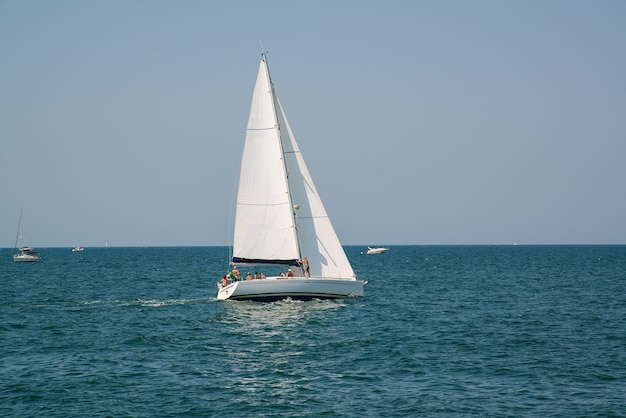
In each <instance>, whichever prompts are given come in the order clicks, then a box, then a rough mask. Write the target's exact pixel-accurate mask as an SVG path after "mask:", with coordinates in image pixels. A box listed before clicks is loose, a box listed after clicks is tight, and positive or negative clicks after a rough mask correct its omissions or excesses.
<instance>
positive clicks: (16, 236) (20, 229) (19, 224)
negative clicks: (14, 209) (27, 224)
mask: <svg viewBox="0 0 626 418" xmlns="http://www.w3.org/2000/svg"><path fill="white" fill-rule="evenodd" d="M20 232H22V210H20V221H19V222H18V224H17V234H16V235H15V248H17V242H18V240H19V238H20Z"/></svg>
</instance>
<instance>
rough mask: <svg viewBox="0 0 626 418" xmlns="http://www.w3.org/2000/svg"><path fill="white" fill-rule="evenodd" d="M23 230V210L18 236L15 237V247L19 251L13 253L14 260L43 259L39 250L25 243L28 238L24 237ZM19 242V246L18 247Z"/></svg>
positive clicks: (29, 260) (35, 260)
mask: <svg viewBox="0 0 626 418" xmlns="http://www.w3.org/2000/svg"><path fill="white" fill-rule="evenodd" d="M22 234H23V230H22V212H20V221H19V223H18V226H17V236H16V237H15V248H16V249H17V250H18V251H19V252H18V253H17V254H14V255H13V261H16V262H37V261H39V260H40V259H41V257H40V255H39V253H38V252H36V251H35V250H34V249H33V248H32V247H31V246H27V245H24V243H25V241H26V238H24V236H23V235H22ZM18 243H19V247H18Z"/></svg>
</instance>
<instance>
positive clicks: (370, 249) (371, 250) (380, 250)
mask: <svg viewBox="0 0 626 418" xmlns="http://www.w3.org/2000/svg"><path fill="white" fill-rule="evenodd" d="M387 251H389V248H385V247H367V254H382V253H386V252H387Z"/></svg>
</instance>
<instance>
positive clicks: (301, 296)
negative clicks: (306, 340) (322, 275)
mask: <svg viewBox="0 0 626 418" xmlns="http://www.w3.org/2000/svg"><path fill="white" fill-rule="evenodd" d="M347 297H363V282H362V281H358V280H340V279H316V278H274V277H270V278H267V279H264V280H245V281H238V282H233V283H231V284H229V285H228V286H225V287H223V288H221V289H220V290H219V291H218V294H217V298H218V299H221V300H226V299H229V300H253V301H259V302H273V301H277V300H283V299H292V300H311V299H338V298H347Z"/></svg>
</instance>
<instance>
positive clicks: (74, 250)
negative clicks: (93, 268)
mask: <svg viewBox="0 0 626 418" xmlns="http://www.w3.org/2000/svg"><path fill="white" fill-rule="evenodd" d="M81 251H85V249H84V248H83V247H81V246H78V247H74V248H72V252H74V253H77V252H81Z"/></svg>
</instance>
